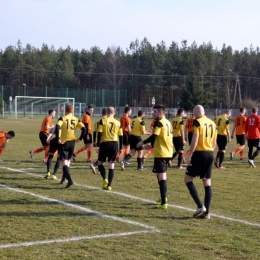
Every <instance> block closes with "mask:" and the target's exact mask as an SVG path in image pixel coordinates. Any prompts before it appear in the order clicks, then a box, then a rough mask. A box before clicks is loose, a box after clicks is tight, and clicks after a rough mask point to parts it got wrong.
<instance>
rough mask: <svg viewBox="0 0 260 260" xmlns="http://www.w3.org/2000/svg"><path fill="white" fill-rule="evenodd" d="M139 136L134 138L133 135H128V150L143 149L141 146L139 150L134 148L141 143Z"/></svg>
mask: <svg viewBox="0 0 260 260" xmlns="http://www.w3.org/2000/svg"><path fill="white" fill-rule="evenodd" d="M142 141H143V140H142V138H141V136H135V135H130V137H129V143H130V149H131V150H132V149H135V150H143V147H142V146H141V147H140V148H136V145H137V144H138V143H139V142H142Z"/></svg>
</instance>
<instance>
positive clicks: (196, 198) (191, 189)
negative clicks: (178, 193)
mask: <svg viewBox="0 0 260 260" xmlns="http://www.w3.org/2000/svg"><path fill="white" fill-rule="evenodd" d="M186 186H187V188H188V190H189V192H190V195H191V197H192V198H193V200H194V201H195V203H196V204H197V206H198V208H201V207H202V203H201V200H200V198H199V194H198V191H197V189H196V187H195V185H194V184H193V182H192V181H190V182H187V183H186Z"/></svg>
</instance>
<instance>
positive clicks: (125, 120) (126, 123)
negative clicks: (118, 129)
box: [116, 107, 132, 163]
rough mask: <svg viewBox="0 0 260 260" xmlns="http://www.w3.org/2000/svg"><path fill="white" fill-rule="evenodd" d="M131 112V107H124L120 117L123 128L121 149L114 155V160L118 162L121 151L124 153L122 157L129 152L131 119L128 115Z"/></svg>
mask: <svg viewBox="0 0 260 260" xmlns="http://www.w3.org/2000/svg"><path fill="white" fill-rule="evenodd" d="M131 113H132V109H131V108H130V107H125V110H124V114H123V115H122V116H121V117H120V123H121V126H122V130H123V149H122V150H121V151H119V152H118V154H117V156H116V161H117V162H118V163H119V162H120V160H119V157H120V156H121V154H122V153H124V157H126V155H128V154H129V151H130V144H129V136H130V133H131V119H130V115H131Z"/></svg>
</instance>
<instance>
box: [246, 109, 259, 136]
mask: <svg viewBox="0 0 260 260" xmlns="http://www.w3.org/2000/svg"><path fill="white" fill-rule="evenodd" d="M245 130H246V134H247V139H258V138H259V137H260V135H259V131H260V118H259V116H257V115H255V114H252V115H250V116H249V117H248V118H247V120H246V127H245Z"/></svg>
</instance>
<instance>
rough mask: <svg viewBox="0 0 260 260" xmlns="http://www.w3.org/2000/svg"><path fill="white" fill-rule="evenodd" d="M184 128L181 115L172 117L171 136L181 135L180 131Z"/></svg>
mask: <svg viewBox="0 0 260 260" xmlns="http://www.w3.org/2000/svg"><path fill="white" fill-rule="evenodd" d="M183 129H184V122H183V119H182V118H181V117H178V116H176V117H174V118H173V120H172V131H173V137H178V136H181V131H182V130H183Z"/></svg>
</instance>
